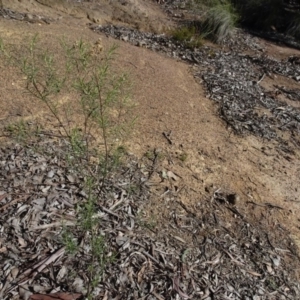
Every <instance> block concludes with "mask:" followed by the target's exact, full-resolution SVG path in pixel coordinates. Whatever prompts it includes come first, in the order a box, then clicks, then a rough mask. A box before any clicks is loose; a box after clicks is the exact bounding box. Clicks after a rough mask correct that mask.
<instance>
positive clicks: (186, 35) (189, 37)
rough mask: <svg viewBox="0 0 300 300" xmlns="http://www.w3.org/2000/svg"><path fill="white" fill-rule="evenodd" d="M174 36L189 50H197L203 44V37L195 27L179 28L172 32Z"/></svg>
mask: <svg viewBox="0 0 300 300" xmlns="http://www.w3.org/2000/svg"><path fill="white" fill-rule="evenodd" d="M172 36H173V38H174V39H175V40H176V41H179V42H182V43H183V44H184V45H185V46H186V47H188V48H197V47H200V46H202V43H203V37H202V36H201V35H200V34H199V33H198V32H197V29H196V27H195V26H183V27H179V28H177V29H175V30H174V31H173V32H172Z"/></svg>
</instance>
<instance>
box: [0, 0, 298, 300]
mask: <svg viewBox="0 0 300 300" xmlns="http://www.w3.org/2000/svg"><path fill="white" fill-rule="evenodd" d="M95 2H96V1H91V2H85V1H83V3H77V2H76V1H69V2H61V1H54V0H53V1H42V0H39V1H33V0H30V1H11V0H10V1H8V0H7V1H5V0H3V5H4V7H6V8H11V9H12V10H14V11H17V12H22V13H27V14H29V15H27V18H28V21H24V20H15V19H8V18H7V19H5V18H3V17H1V18H0V37H1V38H2V39H3V40H4V42H8V43H12V44H16V45H20V43H21V42H22V41H23V38H24V36H32V35H34V34H36V33H38V34H39V36H40V38H41V40H42V43H43V44H44V45H46V46H47V47H48V49H49V50H50V51H53V52H55V51H56V48H55V47H56V45H57V43H56V41H57V40H58V39H59V38H61V37H63V36H67V37H68V38H69V39H70V40H72V41H74V42H75V41H76V40H78V39H79V38H81V37H84V39H87V40H89V41H91V42H95V41H96V40H97V39H98V38H99V37H101V38H102V43H103V45H104V47H105V48H108V47H109V45H111V44H112V43H117V44H118V46H119V49H118V53H119V54H120V55H119V56H118V58H117V62H116V63H117V65H118V67H119V68H120V69H122V70H126V72H128V73H129V74H130V76H131V78H132V81H133V83H134V91H133V99H134V101H135V102H136V103H137V107H136V108H135V110H136V111H135V113H136V115H138V117H139V118H138V121H137V125H136V127H135V130H134V132H133V136H132V138H131V140H130V142H128V148H129V149H130V152H132V153H133V154H134V155H136V156H138V157H143V156H144V155H145V154H147V153H149V152H153V151H154V152H155V151H158V152H159V153H162V155H161V156H160V160H159V164H158V165H157V167H156V170H155V174H154V175H153V177H152V179H151V180H152V183H153V187H152V189H153V193H154V194H153V195H157V197H155V196H152V200H151V202H150V203H149V205H148V206H147V213H146V214H147V215H148V216H149V218H151V216H155V220H156V222H157V226H158V227H159V226H161V227H162V228H163V226H164V225H163V224H164V220H165V218H166V216H168V215H169V214H170V208H169V207H168V201H167V200H165V199H164V197H161V195H162V194H163V193H164V192H165V191H166V189H176V190H177V191H178V190H179V191H180V193H179V195H178V197H179V199H180V201H181V202H182V203H183V204H184V205H186V206H187V207H189V208H190V209H191V210H195V211H197V204H198V203H199V202H201V201H203V199H210V198H211V197H213V196H214V194H215V193H216V191H217V192H224V193H225V194H234V195H236V197H235V205H236V207H237V208H238V209H239V210H240V211H242V212H243V214H244V216H245V217H247V218H249V220H251V219H252V218H253V219H255V220H261V221H262V224H266V223H265V219H266V218H270V221H269V223H268V224H269V229H270V231H272V230H275V229H274V228H277V227H276V226H278V224H280V226H281V227H282V228H286V229H287V230H288V231H289V232H290V236H291V237H292V238H293V240H294V242H295V244H296V245H298V247H300V218H299V212H300V197H299V196H300V188H299V180H300V179H299V178H300V151H299V148H297V147H296V146H295V147H294V148H293V153H292V154H287V155H283V154H282V153H280V152H278V151H277V150H276V147H277V146H278V142H276V141H267V140H263V139H261V138H258V137H255V136H250V135H249V136H238V135H235V134H234V133H233V132H232V130H231V129H230V128H228V127H227V125H226V123H225V122H224V121H223V120H222V119H221V118H219V112H218V108H217V106H216V104H215V103H214V102H213V101H211V100H210V99H208V98H207V97H206V91H205V89H204V87H203V86H202V85H201V84H199V83H198V82H197V81H196V79H195V78H194V76H193V73H192V69H191V66H190V65H188V64H186V63H184V62H181V61H177V60H176V59H173V58H168V57H166V56H165V55H163V54H159V53H156V52H153V51H151V50H149V49H145V48H141V47H136V46H133V45H130V44H128V43H125V42H123V41H120V40H114V39H112V38H110V37H107V36H105V35H104V34H100V33H96V32H94V31H92V30H91V29H90V28H89V23H91V22H97V23H100V24H118V25H124V24H127V26H131V27H133V28H137V29H140V30H145V31H156V32H161V31H163V30H166V29H168V28H171V26H173V22H172V21H171V20H170V19H169V18H168V17H167V16H165V15H164V14H163V13H162V11H161V10H160V9H159V6H158V5H156V4H155V3H154V2H152V1H143V0H140V1H138V0H135V1H126V0H125V1H124V4H114V3H115V2H119V1H115V2H114V1H101V3H100V4H99V3H98V4H97V3H95ZM99 2H100V1H99ZM120 2H121V1H120ZM81 4H82V5H81ZM112 5H115V6H112ZM36 15H37V16H42V17H45V18H48V19H47V20H46V21H43V19H41V20H38V18H36V17H35V16H36ZM33 20H34V21H33ZM48 21H49V22H48ZM48 23H49V24H48ZM260 43H261V45H264V46H265V47H266V55H271V56H273V57H278V58H282V57H288V56H289V55H298V56H299V55H300V51H297V50H292V49H288V48H282V47H280V46H275V45H272V44H271V43H269V42H267V41H260ZM0 68H1V71H0V126H1V129H3V130H4V129H5V128H6V127H7V126H8V125H9V124H13V123H14V122H17V121H18V120H20V119H21V118H23V119H24V118H25V119H26V120H30V119H31V118H35V117H39V118H47V112H46V111H44V110H43V108H41V107H39V106H37V104H36V103H32V102H31V101H30V99H29V98H28V95H26V94H23V93H22V89H21V85H22V82H21V80H20V78H18V77H17V76H16V73H15V71H14V70H13V68H6V67H4V66H3V65H2V66H1V67H0ZM262 84H263V85H264V87H265V88H266V89H268V88H270V90H272V87H273V85H274V84H277V85H283V84H284V85H285V86H289V87H290V88H294V87H297V83H295V82H294V81H293V80H292V79H287V78H285V77H284V78H281V77H280V76H277V77H276V78H273V79H270V78H266V79H265V80H264V82H263V83H262ZM298 104H299V103H298ZM2 141H3V143H4V142H7V138H6V137H2ZM154 149H156V150H154ZM164 170H167V171H172V172H173V173H174V174H176V175H177V179H176V182H175V183H174V185H171V186H169V185H167V184H165V183H164V182H161V177H160V175H161V174H162V172H163V171H164ZM259 208H262V210H259ZM298 266H299V265H298ZM297 273H298V274H299V269H298V272H297ZM151 299H152V298H151ZM158 299H161V298H158ZM274 299H275V298H274ZM276 299H277V298H276ZM278 299H279V298H278ZM284 299H285V298H284Z"/></svg>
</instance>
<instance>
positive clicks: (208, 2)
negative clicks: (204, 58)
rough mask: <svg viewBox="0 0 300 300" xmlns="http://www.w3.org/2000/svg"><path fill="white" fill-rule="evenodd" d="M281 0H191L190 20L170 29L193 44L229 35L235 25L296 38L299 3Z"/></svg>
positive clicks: (299, 25) (299, 33)
mask: <svg viewBox="0 0 300 300" xmlns="http://www.w3.org/2000/svg"><path fill="white" fill-rule="evenodd" d="M287 2H288V1H282V0H248V1H244V0H191V1H190V2H189V5H188V9H189V10H190V12H192V13H193V18H194V20H191V21H190V23H189V24H188V25H187V24H185V25H184V26H182V27H180V28H178V29H177V30H175V31H174V32H173V34H172V35H173V37H174V39H176V40H178V41H181V42H183V43H184V44H185V45H186V46H188V47H191V48H195V47H199V46H201V44H202V40H203V39H210V40H212V41H214V42H217V43H222V41H223V40H224V39H225V38H226V37H228V36H230V35H232V33H233V32H234V28H235V27H236V26H244V27H246V28H249V29H252V30H256V31H277V32H281V33H288V34H290V35H292V36H294V37H296V38H298V39H300V3H299V4H298V5H297V4H295V3H296V2H293V1H291V4H287Z"/></svg>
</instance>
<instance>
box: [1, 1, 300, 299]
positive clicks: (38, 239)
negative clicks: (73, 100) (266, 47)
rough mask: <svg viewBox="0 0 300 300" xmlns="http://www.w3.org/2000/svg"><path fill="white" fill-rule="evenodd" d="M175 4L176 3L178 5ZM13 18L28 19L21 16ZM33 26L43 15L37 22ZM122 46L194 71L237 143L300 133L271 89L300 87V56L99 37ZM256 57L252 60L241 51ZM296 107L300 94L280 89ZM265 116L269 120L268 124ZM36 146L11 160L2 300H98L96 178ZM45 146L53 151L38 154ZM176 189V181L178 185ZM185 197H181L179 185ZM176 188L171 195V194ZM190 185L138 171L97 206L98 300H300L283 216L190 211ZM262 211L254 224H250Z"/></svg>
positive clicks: (239, 41)
mask: <svg viewBox="0 0 300 300" xmlns="http://www.w3.org/2000/svg"><path fill="white" fill-rule="evenodd" d="M167 2H168V1H167ZM1 13H2V16H3V17H7V18H8V17H9V18H19V19H22V20H23V19H24V17H25V16H24V15H14V14H15V13H14V12H13V11H8V10H2V11H1ZM30 17H31V16H30ZM92 29H93V30H95V31H101V32H104V33H105V34H107V35H111V36H113V37H115V38H117V39H121V40H123V41H127V42H131V43H133V44H134V45H136V46H140V47H147V48H150V49H152V50H154V51H159V52H163V53H165V54H167V55H168V56H170V57H174V58H176V59H181V60H184V61H187V62H189V63H191V64H192V65H193V70H194V74H195V78H198V79H199V81H201V82H203V83H204V84H205V85H206V88H207V92H208V96H209V97H210V98H211V99H212V100H214V101H216V103H218V105H219V112H220V116H221V117H222V118H223V119H224V120H225V121H226V123H227V124H228V125H229V126H230V127H231V128H233V129H234V131H235V132H236V133H247V132H250V133H252V134H255V135H258V136H262V137H264V138H268V139H277V140H280V137H279V135H278V131H279V130H288V131H291V132H292V133H293V135H294V136H295V137H297V136H298V133H299V121H300V119H299V109H297V108H295V107H293V106H290V105H288V104H287V103H284V102H280V101H278V99H277V98H276V97H274V96H272V95H269V94H268V93H267V92H266V91H265V90H264V88H263V87H262V86H261V85H260V82H261V81H262V80H264V78H265V76H272V74H280V75H283V76H286V77H288V78H291V79H293V80H295V81H296V82H298V81H299V80H300V77H299V76H300V71H299V64H298V57H290V58H289V59H287V60H281V61H278V60H274V59H272V58H269V57H267V56H265V55H264V53H263V49H262V48H260V46H258V44H257V43H256V42H255V38H252V37H251V36H250V35H247V34H246V33H244V32H243V33H239V32H238V33H237V34H240V36H239V38H236V39H232V40H231V39H229V40H228V41H226V43H227V47H229V48H230V51H228V50H224V49H222V50H216V49H211V48H210V47H208V46H204V47H202V48H201V49H194V50H191V49H187V48H185V47H184V46H182V45H181V44H180V43H178V42H176V41H174V40H172V39H170V38H169V37H167V36H164V35H154V34H150V33H141V32H138V31H136V30H133V29H128V28H125V27H116V26H96V27H95V26H93V27H92ZM249 48H251V49H252V50H254V51H256V54H255V55H243V54H238V53H241V51H240V50H241V49H249ZM275 88H276V89H277V90H278V91H280V92H281V93H284V94H285V95H286V96H287V97H288V98H289V99H290V100H292V101H299V91H298V90H297V89H293V90H291V89H289V88H287V87H284V86H277V87H275ZM258 108H264V109H266V110H267V111H268V113H267V114H259V113H258V112H257V111H258ZM43 139H44V140H43V142H41V141H40V142H39V143H38V145H35V146H34V147H25V146H21V145H11V146H6V147H2V148H1V150H0V163H1V174H0V183H1V185H0V186H1V188H0V212H1V215H0V253H1V256H0V270H2V271H0V298H1V299H4V300H6V299H42V300H45V299H78V298H80V297H81V296H82V297H81V298H84V297H85V296H86V288H87V286H88V284H89V283H90V281H91V280H92V278H89V277H88V272H87V270H88V268H89V266H90V263H91V262H90V257H91V248H90V247H89V242H90V236H89V233H88V232H86V233H83V232H82V230H79V228H78V226H77V217H78V210H77V208H78V206H80V205H82V204H84V203H85V201H86V195H87V194H86V191H85V190H84V188H83V181H84V174H81V173H80V172H79V171H75V170H71V169H70V168H69V167H68V164H67V162H66V160H65V152H66V145H65V144H64V143H62V142H58V141H57V140H51V139H49V138H48V137H47V138H46V137H43ZM36 146H41V147H43V149H47V152H45V151H43V152H42V153H40V152H39V151H36V150H34V149H36ZM155 176H156V177H158V178H163V179H164V180H162V181H161V182H158V183H157V182H156V183H155V184H161V185H162V186H163V188H164V189H165V190H166V192H164V193H163V194H162V195H160V201H161V205H162V206H163V207H165V206H166V204H167V206H166V207H167V209H166V208H165V209H164V210H165V211H166V212H165V215H164V217H165V218H164V222H163V224H155V218H154V219H152V220H151V219H150V220H149V218H147V212H146V211H147V206H148V204H149V203H150V202H151V201H152V200H151V199H153V198H157V195H156V194H155V192H154V191H153V189H151V186H152V183H151V179H152V177H155ZM168 180H169V181H168ZM175 181H176V185H177V186H179V188H177V189H174V186H173V182H175ZM168 183H169V184H168ZM181 188H183V187H180V174H175V173H173V172H172V171H171V170H167V171H166V170H161V171H159V170H158V166H157V161H156V160H155V159H154V160H153V161H151V160H150V161H149V160H146V161H139V160H137V159H136V158H134V157H132V156H128V157H127V160H126V162H125V163H124V164H123V165H122V166H121V167H120V168H119V169H118V170H116V171H115V172H114V173H112V174H111V175H110V176H109V177H108V178H107V179H106V180H105V182H104V183H103V186H102V187H101V189H99V191H97V193H95V195H97V199H98V201H97V214H96V215H95V216H94V217H95V218H97V220H99V223H98V226H97V232H98V234H99V235H100V236H103V238H104V239H105V244H106V247H105V255H106V256H107V257H112V258H113V259H112V260H111V262H110V263H109V264H107V265H106V266H105V268H104V270H102V269H101V268H100V266H98V265H96V266H95V267H96V268H98V271H99V273H101V274H102V278H101V281H100V283H99V284H98V286H97V287H96V288H95V289H94V294H93V299H211V300H212V299H247V300H248V299H249V300H250V299H255V300H260V299H261V300H263V299H270V300H271V299H298V298H300V295H299V291H300V286H299V281H298V280H297V278H298V277H297V276H299V274H298V273H297V269H299V257H298V254H297V249H296V246H295V243H294V242H293V240H292V239H291V238H290V237H289V232H288V230H286V229H285V228H284V227H283V226H282V225H281V224H280V223H279V222H278V221H277V220H276V213H275V211H276V209H278V208H277V207H274V206H269V205H257V204H256V203H254V202H248V203H247V206H246V207H245V206H241V207H240V206H239V201H238V200H237V199H238V198H237V197H236V195H234V194H232V193H226V192H224V191H222V190H220V189H217V190H216V191H214V192H213V193H212V194H211V195H210V196H209V197H207V198H204V199H201V201H200V202H198V203H197V204H195V206H194V207H187V206H186V205H184V204H183V203H182V202H181V200H180V193H179V192H180V190H181ZM250 211H253V213H252V214H251V213H249V212H250ZM65 228H68V230H69V231H71V232H72V233H73V235H74V238H75V240H76V242H77V244H78V246H79V251H78V252H77V253H76V254H73V255H71V254H69V253H68V252H67V251H66V248H65V246H64V243H63V241H62V235H63V230H64V229H65Z"/></svg>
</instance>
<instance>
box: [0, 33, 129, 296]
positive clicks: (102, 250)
mask: <svg viewBox="0 0 300 300" xmlns="http://www.w3.org/2000/svg"><path fill="white" fill-rule="evenodd" d="M60 44H61V52H60V53H55V54H52V53H50V52H48V51H47V50H44V48H43V47H39V41H38V37H37V36H34V37H33V38H32V39H31V42H30V44H29V45H27V47H26V45H25V46H24V45H22V48H21V49H16V47H14V46H4V43H3V42H2V41H1V43H0V50H1V52H0V53H1V54H2V55H3V56H4V57H5V58H6V59H7V60H6V61H8V62H9V63H11V64H12V65H13V66H14V67H16V68H17V69H18V70H19V71H20V76H23V78H24V77H25V82H24V88H25V90H26V91H27V92H28V93H29V95H31V98H32V100H33V101H38V102H39V104H41V106H43V107H44V108H45V109H46V111H47V112H48V114H49V113H50V115H51V116H52V119H51V120H50V121H49V122H50V123H49V124H45V123H44V124H38V125H37V128H38V129H44V126H45V125H46V126H47V128H51V130H52V131H51V133H53V134H55V136H56V137H57V138H60V139H63V140H65V141H66V142H67V144H68V145H69V146H68V147H67V149H66V150H65V151H66V153H65V159H66V161H67V162H68V163H69V170H70V171H71V172H72V169H73V170H76V169H78V166H80V170H81V176H82V178H83V182H82V187H83V190H84V191H85V194H86V197H85V200H84V201H82V203H79V204H78V208H77V226H76V229H75V230H74V232H76V236H78V234H79V236H81V237H84V239H85V244H86V245H87V246H88V248H89V249H90V251H89V258H88V259H89V263H90V264H89V267H88V270H87V273H88V274H87V277H88V278H89V282H88V286H87V298H88V299H93V290H94V288H95V287H96V286H97V284H98V283H99V281H100V280H101V277H102V275H103V272H104V270H105V267H106V266H107V264H108V263H110V262H112V261H113V255H112V254H111V252H109V250H108V249H107V246H106V240H105V236H103V235H102V233H101V231H100V228H99V224H100V222H101V220H100V219H99V217H98V216H97V202H98V200H99V199H98V198H99V193H100V192H99V191H100V189H101V187H102V186H103V183H104V180H105V178H107V175H108V174H109V172H112V171H113V170H114V169H115V168H116V167H118V166H120V165H121V164H122V157H123V155H124V153H125V152H126V149H125V148H124V147H123V146H122V145H121V142H122V141H123V139H124V138H126V137H127V135H128V133H129V131H130V129H131V128H132V125H133V122H134V119H133V118H132V114H131V109H132V107H133V106H132V103H131V101H130V98H129V95H130V82H129V80H128V77H127V75H126V74H118V73H117V72H116V71H115V69H114V66H113V61H114V56H115V52H116V47H115V46H112V47H111V48H110V49H109V50H108V51H107V52H105V53H103V52H102V46H101V45H99V43H98V44H97V43H96V44H94V45H92V44H90V43H87V42H84V41H83V40H80V41H78V42H76V43H75V44H70V43H68V42H67V41H65V40H62V41H61V43H60ZM47 119H48V118H47ZM55 128H58V129H57V130H55ZM6 130H7V131H8V132H10V133H11V134H12V136H14V137H17V138H18V140H21V141H22V142H23V143H25V144H26V143H28V142H29V138H30V136H31V134H32V130H30V128H29V127H28V125H27V123H26V122H25V121H24V120H21V121H20V122H19V123H16V124H11V125H9V126H8V127H7V128H6ZM53 131H54V132H53ZM39 132H40V131H36V134H39ZM45 151H46V150H45ZM131 188H132V189H134V187H131ZM62 226H63V224H62ZM61 242H62V243H63V244H64V245H65V246H66V250H67V251H68V253H70V255H75V254H76V253H77V251H79V244H78V243H79V242H78V241H77V239H76V238H75V235H74V234H73V232H71V231H70V230H69V229H66V228H65V227H64V226H63V230H62V235H61ZM108 253H110V254H108Z"/></svg>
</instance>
